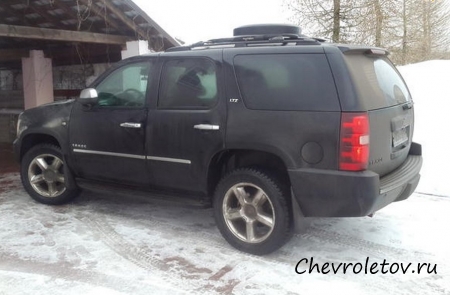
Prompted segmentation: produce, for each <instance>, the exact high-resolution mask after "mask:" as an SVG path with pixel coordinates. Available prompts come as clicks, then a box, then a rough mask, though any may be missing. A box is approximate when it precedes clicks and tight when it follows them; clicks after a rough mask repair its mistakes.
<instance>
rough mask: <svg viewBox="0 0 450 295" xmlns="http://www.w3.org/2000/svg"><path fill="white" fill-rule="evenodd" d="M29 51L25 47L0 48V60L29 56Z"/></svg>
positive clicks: (19, 58)
mask: <svg viewBox="0 0 450 295" xmlns="http://www.w3.org/2000/svg"><path fill="white" fill-rule="evenodd" d="M29 56H30V51H29V50H26V49H20V48H17V49H0V62H6V61H13V60H21V59H22V57H29Z"/></svg>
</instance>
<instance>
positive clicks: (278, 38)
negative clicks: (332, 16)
mask: <svg viewBox="0 0 450 295" xmlns="http://www.w3.org/2000/svg"><path fill="white" fill-rule="evenodd" d="M322 42H325V39H320V38H310V37H307V36H304V35H297V34H264V35H245V36H234V37H230V38H220V39H211V40H208V41H200V42H197V43H194V44H191V45H188V46H177V47H171V48H169V49H167V50H166V52H174V51H188V50H192V49H196V48H197V49H201V48H214V47H222V46H226V47H229V46H232V47H250V46H258V45H281V46H284V45H288V44H290V45H319V44H320V43H322Z"/></svg>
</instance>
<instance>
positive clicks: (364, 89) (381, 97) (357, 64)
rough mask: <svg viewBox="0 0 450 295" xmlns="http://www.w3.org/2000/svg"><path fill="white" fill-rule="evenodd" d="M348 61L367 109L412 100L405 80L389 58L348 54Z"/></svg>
mask: <svg viewBox="0 0 450 295" xmlns="http://www.w3.org/2000/svg"><path fill="white" fill-rule="evenodd" d="M346 61H347V64H348V66H349V69H350V73H351V75H352V78H353V81H354V82H355V87H356V90H357V92H358V94H359V97H360V98H361V99H363V100H364V105H365V106H366V107H367V109H369V110H373V109H380V108H385V107H390V106H395V105H398V104H403V103H405V102H408V101H410V100H411V95H410V94H409V91H408V88H407V87H406V85H405V82H403V79H402V78H401V76H400V75H399V74H398V72H397V71H396V70H395V68H394V66H393V65H392V64H391V62H390V61H389V60H388V59H387V58H380V57H376V58H374V57H370V56H365V55H348V56H346Z"/></svg>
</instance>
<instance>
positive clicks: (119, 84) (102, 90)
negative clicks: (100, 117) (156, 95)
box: [96, 62, 151, 107]
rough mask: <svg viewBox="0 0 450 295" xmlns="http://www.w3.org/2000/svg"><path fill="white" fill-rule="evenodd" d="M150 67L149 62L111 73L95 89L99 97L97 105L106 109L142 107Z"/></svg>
mask: <svg viewBox="0 0 450 295" xmlns="http://www.w3.org/2000/svg"><path fill="white" fill-rule="evenodd" d="M150 65H151V64H150V63H149V62H139V63H135V64H129V65H126V66H123V67H121V68H119V69H117V70H115V71H114V72H112V73H111V74H110V75H109V76H108V77H106V78H105V79H104V80H103V81H102V82H101V83H100V84H99V85H98V86H97V87H96V90H97V92H98V97H99V101H98V105H100V106H107V107H114V106H131V107H139V106H143V105H144V104H145V97H146V92H147V82H148V75H149V72H150Z"/></svg>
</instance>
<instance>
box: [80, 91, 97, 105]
mask: <svg viewBox="0 0 450 295" xmlns="http://www.w3.org/2000/svg"><path fill="white" fill-rule="evenodd" d="M78 101H79V102H80V103H81V104H82V105H94V104H97V102H98V93H97V90H95V89H94V88H86V89H83V90H82V91H81V93H80V99H78Z"/></svg>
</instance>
